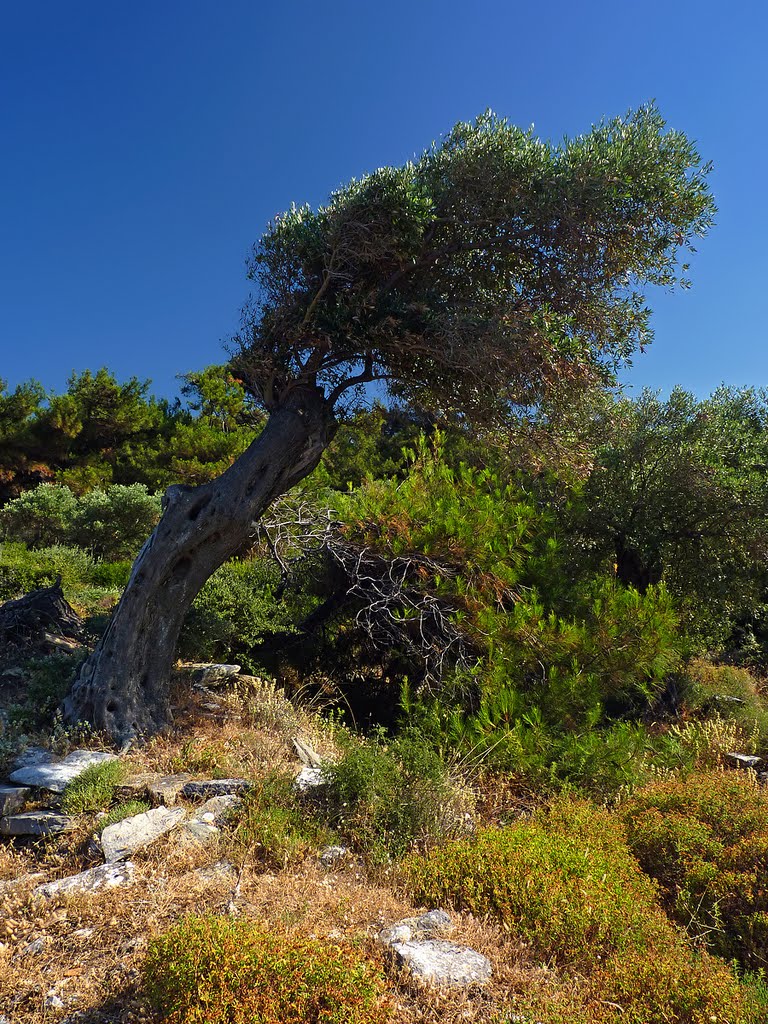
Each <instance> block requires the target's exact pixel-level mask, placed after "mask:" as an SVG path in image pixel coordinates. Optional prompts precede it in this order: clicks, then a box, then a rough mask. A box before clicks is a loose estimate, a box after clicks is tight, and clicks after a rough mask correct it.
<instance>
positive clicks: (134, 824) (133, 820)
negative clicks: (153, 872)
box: [101, 807, 187, 863]
mask: <svg viewBox="0 0 768 1024" xmlns="http://www.w3.org/2000/svg"><path fill="white" fill-rule="evenodd" d="M186 816H187V812H186V811H185V810H184V808H183V807H154V808H153V809H152V810H151V811H144V812H143V813H142V814H134V815H133V816H132V817H130V818H123V820H122V821H117V822H115V824H114V825H107V827H106V828H105V829H104V831H103V832H102V833H101V848H102V850H103V851H104V859H105V860H106V861H107V862H108V863H110V862H112V861H116V860H125V859H126V858H127V857H130V856H131V854H132V853H135V852H136V850H140V849H142V848H143V847H145V846H149V844H150V843H154V841H155V840H156V839H159V838H160V836H162V835H165V833H166V832H170V831H171V829H172V828H175V827H176V826H177V825H178V824H179V823H180V822H182V821H183V820H184V818H186Z"/></svg>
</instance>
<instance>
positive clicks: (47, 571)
mask: <svg viewBox="0 0 768 1024" xmlns="http://www.w3.org/2000/svg"><path fill="white" fill-rule="evenodd" d="M93 568H94V562H93V558H92V557H91V556H90V555H89V554H88V552H87V551H83V550H82V549H81V548H68V547H63V546H61V545H55V546H53V547H49V548H39V549H37V550H29V549H28V548H27V547H26V546H25V545H24V544H18V543H15V544H11V543H5V544H2V545H0V601H7V600H9V599H11V598H14V597H20V596H21V595H22V594H28V593H29V592H30V591H31V590H37V589H38V588H39V587H50V586H51V585H52V584H53V583H55V581H56V579H57V578H58V577H59V576H60V577H61V584H62V587H63V589H64V592H65V594H68V595H71V594H73V593H75V592H77V591H78V590H79V589H81V588H82V587H83V586H85V585H86V584H87V583H88V581H89V579H90V576H91V573H92V571H93Z"/></svg>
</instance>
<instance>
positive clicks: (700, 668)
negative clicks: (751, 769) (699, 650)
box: [681, 659, 768, 750]
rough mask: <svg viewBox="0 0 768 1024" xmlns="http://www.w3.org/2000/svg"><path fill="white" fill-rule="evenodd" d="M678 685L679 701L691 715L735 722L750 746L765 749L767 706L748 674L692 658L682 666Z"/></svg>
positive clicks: (759, 690) (767, 724)
mask: <svg viewBox="0 0 768 1024" xmlns="http://www.w3.org/2000/svg"><path fill="white" fill-rule="evenodd" d="M681 682H682V696H683V700H684V702H685V704H686V706H687V707H688V709H689V710H690V711H692V712H693V714H695V715H696V716H697V717H699V716H703V715H712V714H716V715H718V716H719V717H721V718H724V719H727V720H729V721H733V722H736V723H737V725H738V726H739V728H740V729H741V731H742V732H743V733H745V734H746V735H747V736H749V737H751V738H752V742H753V744H755V745H756V746H757V747H759V748H761V747H765V748H766V749H767V750H768V705H767V704H766V700H765V698H764V697H763V696H762V693H761V689H760V684H759V683H758V682H757V680H756V679H755V677H754V676H753V675H752V674H751V673H750V672H748V671H747V670H746V669H743V668H734V667H733V666H731V665H712V664H710V663H709V662H707V661H704V659H696V660H694V661H692V662H691V663H690V664H689V665H688V666H687V667H686V671H685V674H684V675H683V677H682V680H681ZM729 698H730V699H729Z"/></svg>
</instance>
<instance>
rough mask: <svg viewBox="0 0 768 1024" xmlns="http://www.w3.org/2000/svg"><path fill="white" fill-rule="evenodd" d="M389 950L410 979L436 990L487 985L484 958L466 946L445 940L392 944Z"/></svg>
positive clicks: (489, 971) (488, 971)
mask: <svg viewBox="0 0 768 1024" xmlns="http://www.w3.org/2000/svg"><path fill="white" fill-rule="evenodd" d="M391 948H392V949H393V950H394V951H395V953H396V954H397V958H398V960H399V961H400V962H401V963H402V964H403V965H404V966H405V967H407V968H408V970H409V971H410V972H411V974H413V976H414V978H417V979H418V980H419V981H422V982H424V983H426V984H429V985H435V986H436V987H440V988H463V987H466V986H468V985H484V984H486V982H488V981H490V978H491V974H492V968H491V962H490V960H489V959H488V957H485V956H483V955H482V953H478V952H477V950H475V949H470V948H469V946H457V945H456V944H455V943H454V942H448V940H447V939H426V940H425V941H423V942H394V943H392V945H391Z"/></svg>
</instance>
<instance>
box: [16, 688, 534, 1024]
mask: <svg viewBox="0 0 768 1024" xmlns="http://www.w3.org/2000/svg"><path fill="white" fill-rule="evenodd" d="M230 682H231V681H230ZM176 705H177V706H176V727H175V729H174V732H173V734H172V735H170V736H167V737H164V738H162V739H158V740H155V741H153V742H151V743H149V744H148V745H147V746H145V747H144V748H142V749H137V750H134V751H130V752H128V753H127V754H124V755H122V756H121V760H122V762H123V763H124V768H125V772H124V776H123V779H122V782H121V787H120V791H119V794H118V795H119V798H120V799H123V800H129V799H131V800H133V799H142V800H144V801H145V803H146V804H149V805H150V807H149V809H148V810H146V811H141V812H140V813H138V814H135V815H131V816H129V818H127V819H125V820H123V821H119V822H116V823H114V824H111V825H109V826H108V827H107V828H104V829H101V828H100V825H99V816H98V815H96V816H94V815H92V814H79V815H73V814H65V813H62V808H61V792H62V790H63V789H64V786H65V784H66V782H67V781H69V780H70V779H72V778H73V777H75V776H76V775H77V774H78V772H80V771H82V770H83V769H84V768H85V766H86V765H87V764H88V763H92V762H94V761H103V760H106V759H108V758H112V757H114V756H115V755H114V754H112V753H111V752H109V751H107V750H103V749H102V750H94V749H90V750H78V751H74V752H73V751H69V752H68V753H67V754H62V753H61V752H59V753H56V752H54V751H51V750H50V749H45V748H42V749H40V748H38V749H28V750H27V751H26V753H25V755H24V756H23V757H22V758H21V759H19V760H17V762H15V763H14V765H12V770H11V771H10V773H8V778H7V779H6V780H4V781H3V787H2V789H0V809H1V810H2V816H0V832H2V833H3V837H2V841H0V1022H3V1024H32V1022H36V1024H37V1022H41V1021H51V1022H53V1021H56V1022H64V1021H66V1022H68V1024H74V1022H76V1021H78V1022H82V1024H97V1022H99V1024H100V1022H108V1021H109V1022H118V1021H120V1022H139V1021H151V1020H154V1019H155V1018H154V1017H153V1015H152V1011H151V1010H150V1008H149V1006H148V1005H147V1004H146V1001H145V1000H144V998H143V995H142V985H141V978H142V962H143V957H144V953H145V950H146V947H147V943H148V941H149V940H150V939H151V937H152V936H154V935H157V934H160V933H162V932H163V931H165V930H167V928H168V927H170V926H171V925H172V924H173V923H174V922H175V921H177V920H178V919H179V918H180V917H182V916H183V915H185V914H187V913H191V912H193V913H196V914H200V913H206V912H211V913H216V914H232V915H238V916H243V917H246V918H249V919H252V920H254V921H258V922H260V923H263V924H266V925H267V926H268V927H269V928H271V929H273V930H277V931H285V932H291V933H299V934H302V935H308V936H313V937H320V938H327V939H328V941H329V942H337V941H351V942H354V943H357V944H360V943H362V944H363V946H364V947H365V949H366V950H367V951H368V955H369V956H370V957H371V959H372V960H374V961H376V962H378V963H380V964H381V965H383V967H384V969H385V970H386V972H387V976H388V978H389V979H390V985H391V998H392V1001H393V1005H394V1007H395V1018H394V1019H395V1020H396V1021H401V1022H406V1021H409V1022H411V1021H438V1020H439V1021H448V1022H450V1021H454V1020H456V1021H458V1020H463V1021H466V1020H470V1021H490V1020H492V1019H493V1017H494V1015H495V1012H496V1010H497V1009H498V1008H500V1007H501V1006H504V1005H506V1006H509V1005H510V1003H512V1004H514V1000H515V993H516V992H520V991H530V990H531V988H532V987H533V988H536V989H540V988H541V986H546V985H548V984H550V983H551V979H550V978H549V977H548V972H547V971H546V970H544V969H542V968H541V967H537V966H536V965H534V964H533V963H529V962H528V960H527V958H526V953H525V950H524V949H522V948H520V947H519V945H517V944H515V943H514V942H512V941H511V940H510V938H509V936H508V935H506V934H505V933H504V932H503V931H502V930H501V929H500V928H498V927H496V926H495V925H492V924H488V923H483V922H479V921H476V920H473V919H472V918H470V917H468V916H461V915H456V914H451V915H450V918H449V917H448V916H447V915H445V914H444V913H443V914H431V915H429V916H427V917H426V918H424V917H423V915H424V914H425V912H427V911H430V910H435V909H436V908H426V907H421V908H420V907H414V906H412V905H411V904H409V903H408V902H407V901H406V900H404V899H403V898H402V896H401V895H400V894H399V893H398V891H397V886H396V885H395V884H393V878H392V873H391V869H388V868H386V867H384V868H382V867H378V868H376V869H372V868H370V867H367V866H366V865H365V864H364V862H363V861H362V860H361V859H360V858H358V857H356V856H354V855H353V854H351V853H350V852H349V851H346V850H345V849H343V848H340V847H332V846H331V847H323V848H318V849H314V850H310V851H307V853H306V855H305V856H304V857H302V858H301V859H300V861H299V862H298V863H297V862H295V861H294V862H293V863H291V864H290V865H288V866H285V867H283V868H280V867H276V866H275V865H271V866H265V864H264V863H263V862H262V861H261V860H260V859H259V856H258V851H257V850H250V851H249V850H243V849H242V848H240V847H237V846H235V845H233V843H232V841H231V833H232V821H233V815H234V814H235V813H236V809H237V805H238V804H239V802H240V800H241V799H242V798H243V794H244V793H246V792H247V790H248V789H249V788H250V787H251V786H253V785H254V784H258V780H259V778H260V777H262V776H263V775H264V773H266V772H272V771H274V770H275V768H281V769H284V770H286V771H290V772H292V773H293V774H294V775H296V776H297V778H300V779H302V780H304V781H303V782H300V783H299V784H300V785H303V786H305V787H309V786H311V785H312V782H313V781H316V776H317V760H318V759H320V760H322V758H323V757H326V756H331V750H332V746H333V737H332V735H330V734H329V733H328V731H327V730H325V729H324V727H323V726H322V725H321V723H320V722H319V720H317V719H314V718H313V716H312V715H310V714H304V713H299V712H296V711H295V710H294V709H293V708H292V707H291V706H290V705H288V704H287V702H285V701H283V700H282V698H279V697H278V695H277V694H276V693H275V692H274V691H271V690H269V689H265V690H264V691H263V706H261V707H260V708H259V707H256V706H254V701H253V695H251V697H249V700H248V701H247V702H244V701H243V700H242V698H240V697H238V696H237V693H236V688H235V690H234V691H233V690H232V688H231V687H230V689H228V690H226V691H222V690H221V689H216V690H212V689H209V688H208V687H207V686H206V685H205V684H204V682H201V681H200V680H199V679H198V680H197V681H196V683H195V682H193V683H192V684H191V685H190V681H189V678H187V681H186V682H185V684H184V685H180V686H179V688H178V691H177V700H176ZM297 741H298V742H297ZM59 749H60V750H61V747H59ZM313 773H314V774H313ZM436 982H439V984H436ZM505 1019H506V1018H505Z"/></svg>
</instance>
